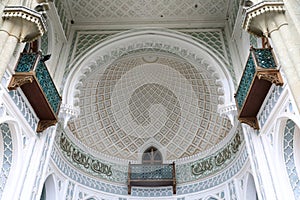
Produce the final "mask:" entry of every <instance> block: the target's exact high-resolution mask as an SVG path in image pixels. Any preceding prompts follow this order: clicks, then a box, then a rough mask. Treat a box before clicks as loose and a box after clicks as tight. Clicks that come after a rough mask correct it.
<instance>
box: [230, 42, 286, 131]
mask: <svg viewBox="0 0 300 200" xmlns="http://www.w3.org/2000/svg"><path fill="white" fill-rule="evenodd" d="M273 83H274V84H275V85H277V86H282V85H283V80H282V77H281V75H280V72H279V69H277V64H276V61H275V59H274V54H273V51H272V49H271V48H260V49H256V48H252V47H251V49H250V54H249V57H248V60H247V63H246V67H245V69H244V73H243V75H242V78H241V81H240V84H239V86H238V89H237V92H236V94H235V96H234V97H235V100H236V105H237V108H238V119H239V121H240V122H241V123H246V124H248V125H250V126H251V127H253V128H254V129H259V125H258V121H257V118H256V116H257V113H258V112H259V110H260V108H261V106H262V103H263V102H264V99H265V97H266V96H267V94H268V92H269V90H270V88H271V86H272V84H273Z"/></svg>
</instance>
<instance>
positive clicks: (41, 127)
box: [36, 120, 57, 133]
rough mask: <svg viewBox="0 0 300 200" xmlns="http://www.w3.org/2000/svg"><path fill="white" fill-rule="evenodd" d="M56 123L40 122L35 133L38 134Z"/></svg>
mask: <svg viewBox="0 0 300 200" xmlns="http://www.w3.org/2000/svg"><path fill="white" fill-rule="evenodd" d="M56 123H57V120H40V121H39V123H38V126H37V128H36V132H38V133H40V132H43V131H44V130H46V129H47V128H48V127H50V126H53V125H55V124H56Z"/></svg>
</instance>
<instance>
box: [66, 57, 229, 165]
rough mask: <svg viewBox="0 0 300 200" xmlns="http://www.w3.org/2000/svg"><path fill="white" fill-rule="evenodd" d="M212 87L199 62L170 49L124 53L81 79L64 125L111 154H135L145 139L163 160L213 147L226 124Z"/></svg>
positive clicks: (211, 79) (210, 77)
mask: <svg viewBox="0 0 300 200" xmlns="http://www.w3.org/2000/svg"><path fill="white" fill-rule="evenodd" d="M203 65H204V63H203ZM218 87H219V86H217V84H216V78H215V77H214V76H213V75H212V73H211V72H210V71H208V70H207V68H206V67H205V66H193V65H191V64H190V63H188V62H187V61H185V60H183V59H181V58H178V57H176V56H174V55H170V54H167V53H163V52H148V53H135V54H134V55H127V56H124V57H122V58H119V59H118V60H117V61H115V62H114V63H112V64H111V65H109V66H108V67H106V68H99V69H98V70H95V71H93V72H92V73H90V74H88V75H87V76H86V77H85V78H84V79H83V80H82V84H81V86H80V87H79V88H78V89H79V90H80V95H79V103H78V106H79V107H80V111H81V112H80V115H79V117H78V118H76V119H73V120H71V121H70V122H69V129H70V130H71V131H72V132H73V134H74V135H75V136H76V137H77V138H78V139H79V140H80V141H81V142H82V143H84V144H85V145H87V146H88V147H90V148H92V149H94V150H95V151H97V152H100V153H101V154H105V155H108V156H111V157H115V158H120V159H129V160H137V159H138V158H139V154H140V153H141V149H143V147H145V146H147V145H148V146H149V145H150V144H155V145H156V146H157V147H160V150H161V151H163V152H165V154H164V155H165V160H175V159H180V158H186V157H189V156H192V155H195V154H198V153H201V152H203V151H206V150H208V149H210V148H213V147H214V146H216V145H217V144H218V143H220V142H221V141H222V140H223V139H224V138H225V137H226V136H227V135H228V133H229V131H230V129H231V124H230V122H229V120H227V119H226V118H223V117H221V116H220V115H219V113H217V106H218V103H219V102H218V99H219V96H220V95H222V94H219V93H218Z"/></svg>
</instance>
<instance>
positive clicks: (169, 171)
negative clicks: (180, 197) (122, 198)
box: [128, 162, 176, 194]
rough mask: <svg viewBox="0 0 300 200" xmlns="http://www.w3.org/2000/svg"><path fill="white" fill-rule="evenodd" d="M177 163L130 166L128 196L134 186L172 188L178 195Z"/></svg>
mask: <svg viewBox="0 0 300 200" xmlns="http://www.w3.org/2000/svg"><path fill="white" fill-rule="evenodd" d="M175 174H176V172H175V163H174V162H173V163H172V164H130V163H129V166H128V194H131V187H132V186H140V187H141V186H142V187H160V186H172V187H173V194H176V176H175Z"/></svg>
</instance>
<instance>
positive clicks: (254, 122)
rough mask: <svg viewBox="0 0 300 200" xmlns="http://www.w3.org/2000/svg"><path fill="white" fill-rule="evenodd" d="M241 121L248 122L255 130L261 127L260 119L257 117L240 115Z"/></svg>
mask: <svg viewBox="0 0 300 200" xmlns="http://www.w3.org/2000/svg"><path fill="white" fill-rule="evenodd" d="M239 121H240V122H241V123H245V124H248V125H249V126H251V127H252V128H254V129H255V130H258V129H259V125H258V121H257V119H256V117H239Z"/></svg>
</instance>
